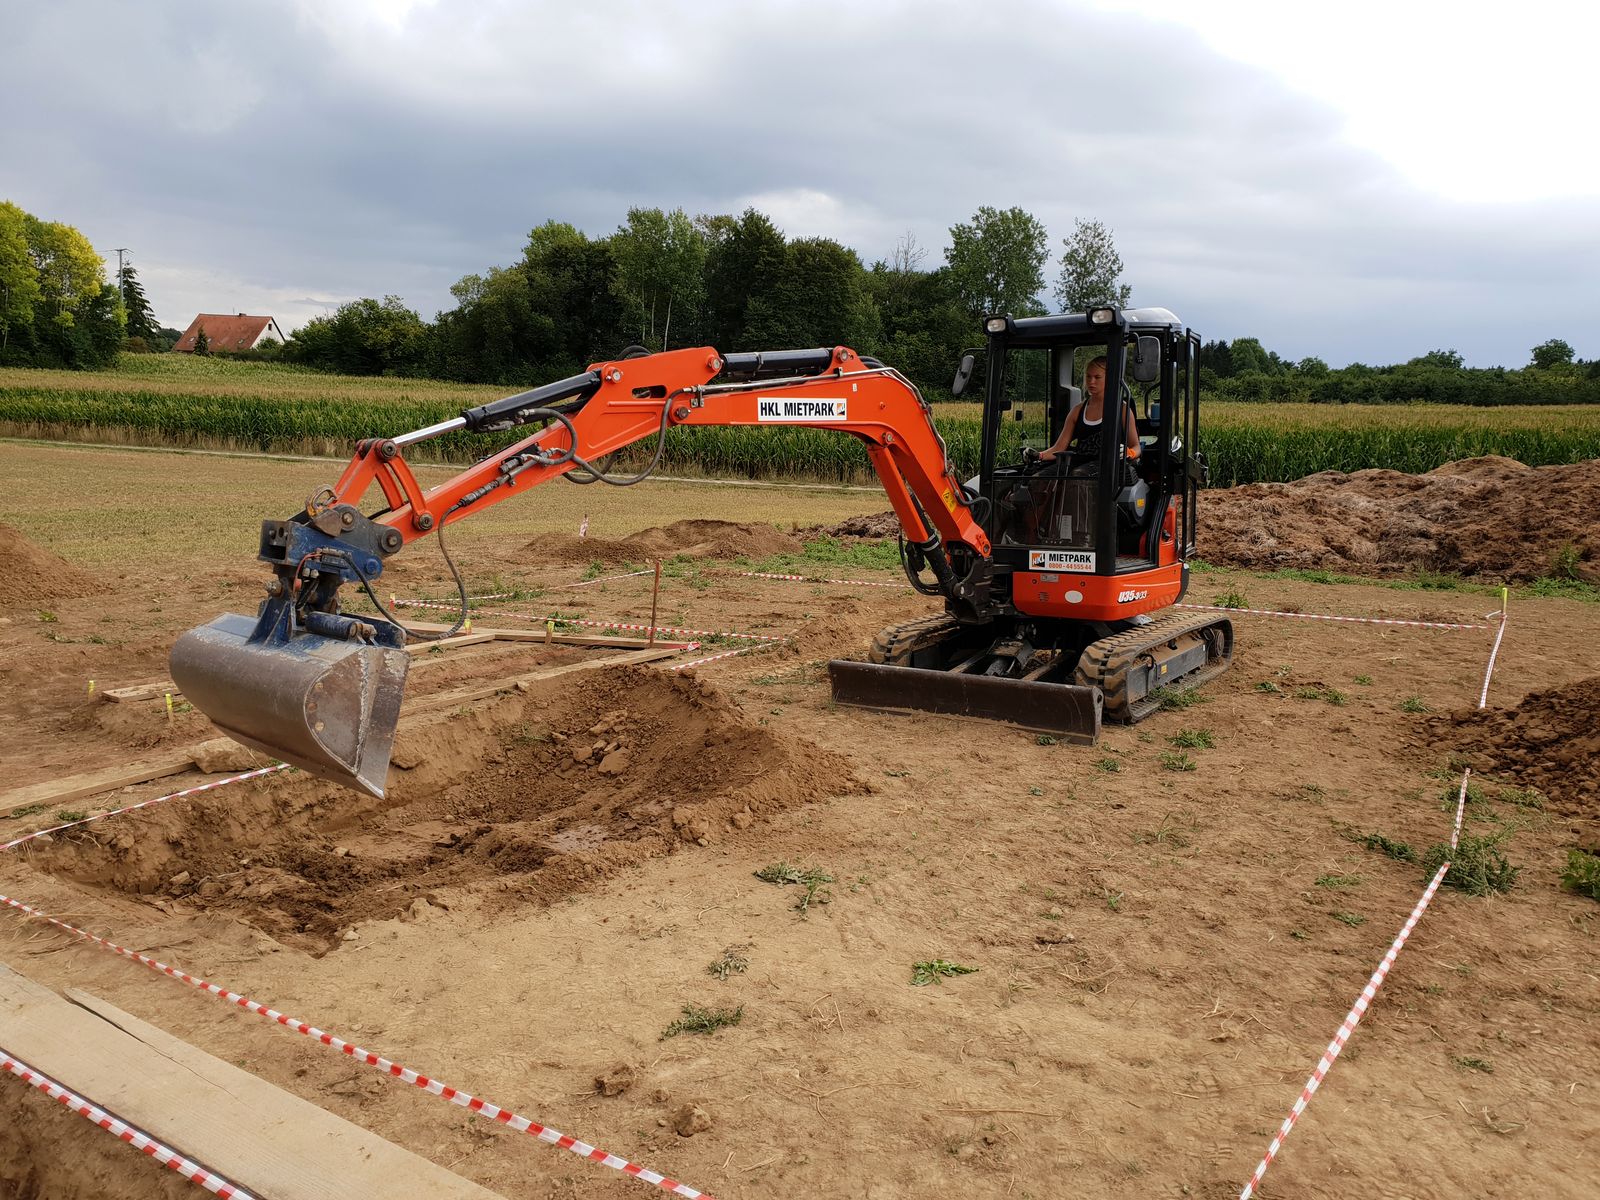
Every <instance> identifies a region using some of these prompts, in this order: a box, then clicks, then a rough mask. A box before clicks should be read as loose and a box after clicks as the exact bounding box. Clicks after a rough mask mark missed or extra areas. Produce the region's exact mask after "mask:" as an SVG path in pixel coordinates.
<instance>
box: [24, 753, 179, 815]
mask: <svg viewBox="0 0 1600 1200" xmlns="http://www.w3.org/2000/svg"><path fill="white" fill-rule="evenodd" d="M194 752H195V748H194V747H193V746H182V747H179V748H178V749H176V750H168V751H167V752H166V753H165V754H160V755H156V756H155V757H152V758H143V759H140V760H139V761H138V762H131V763H123V764H122V765H121V766H120V767H105V768H103V769H101V770H99V771H86V772H84V773H83V774H81V775H68V776H65V777H63V778H60V779H51V780H47V781H46V782H44V783H34V784H29V785H28V786H27V787H20V788H12V789H11V790H10V791H9V792H0V812H6V811H9V810H11V809H13V808H21V807H23V806H24V805H30V804H66V803H68V802H70V801H73V800H82V799H83V798H84V797H85V796H96V795H99V794H100V793H101V792H111V791H115V790H116V789H117V788H122V787H128V786H130V785H131V784H135V783H144V782H145V781H146V780H149V779H160V778H162V777H164V776H167V775H176V774H177V773H178V772H179V771H187V770H188V769H189V768H190V767H192V766H194Z"/></svg>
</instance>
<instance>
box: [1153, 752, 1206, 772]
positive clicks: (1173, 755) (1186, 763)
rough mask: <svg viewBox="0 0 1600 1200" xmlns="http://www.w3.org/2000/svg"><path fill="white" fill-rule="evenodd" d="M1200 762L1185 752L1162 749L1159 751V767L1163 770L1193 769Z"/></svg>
mask: <svg viewBox="0 0 1600 1200" xmlns="http://www.w3.org/2000/svg"><path fill="white" fill-rule="evenodd" d="M1199 767H1200V764H1199V763H1197V762H1195V760H1194V759H1192V758H1190V757H1189V756H1188V755H1187V754H1184V753H1182V752H1181V751H1177V750H1163V751H1162V752H1161V769H1162V770H1164V771H1194V770H1198V769H1199Z"/></svg>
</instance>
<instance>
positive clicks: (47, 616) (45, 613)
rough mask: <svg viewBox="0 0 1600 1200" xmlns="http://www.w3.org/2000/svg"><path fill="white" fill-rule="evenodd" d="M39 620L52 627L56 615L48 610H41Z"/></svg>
mask: <svg viewBox="0 0 1600 1200" xmlns="http://www.w3.org/2000/svg"><path fill="white" fill-rule="evenodd" d="M39 620H40V621H42V622H44V624H46V625H54V624H55V623H56V615H55V613H53V612H50V611H49V610H48V609H43V608H41V609H40V610H39Z"/></svg>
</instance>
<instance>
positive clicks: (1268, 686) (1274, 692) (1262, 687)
mask: <svg viewBox="0 0 1600 1200" xmlns="http://www.w3.org/2000/svg"><path fill="white" fill-rule="evenodd" d="M1256 691H1258V692H1266V693H1267V694H1268V695H1271V696H1281V695H1283V689H1282V688H1281V687H1279V686H1278V685H1277V684H1275V683H1273V682H1272V680H1270V679H1263V680H1262V681H1261V682H1260V683H1258V684H1256Z"/></svg>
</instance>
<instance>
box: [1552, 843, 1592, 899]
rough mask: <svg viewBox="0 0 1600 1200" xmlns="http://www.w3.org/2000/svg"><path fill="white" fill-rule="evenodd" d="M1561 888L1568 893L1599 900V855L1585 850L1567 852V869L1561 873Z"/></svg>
mask: <svg viewBox="0 0 1600 1200" xmlns="http://www.w3.org/2000/svg"><path fill="white" fill-rule="evenodd" d="M1561 886H1562V887H1563V888H1564V889H1565V890H1566V891H1569V892H1576V893H1577V894H1578V895H1580V896H1587V897H1589V899H1591V900H1600V855H1594V854H1590V853H1589V852H1588V851H1587V850H1568V851H1567V867H1566V870H1564V871H1562V872H1561Z"/></svg>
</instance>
